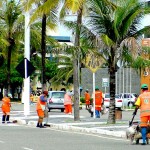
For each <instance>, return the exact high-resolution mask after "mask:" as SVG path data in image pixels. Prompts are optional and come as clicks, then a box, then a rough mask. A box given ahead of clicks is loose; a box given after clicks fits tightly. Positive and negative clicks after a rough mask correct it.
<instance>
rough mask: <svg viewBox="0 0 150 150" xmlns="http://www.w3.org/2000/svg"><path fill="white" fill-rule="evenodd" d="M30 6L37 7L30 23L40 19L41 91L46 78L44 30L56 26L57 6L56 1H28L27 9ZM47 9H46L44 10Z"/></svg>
mask: <svg viewBox="0 0 150 150" xmlns="http://www.w3.org/2000/svg"><path fill="white" fill-rule="evenodd" d="M32 4H34V5H35V6H37V8H36V11H35V12H34V13H33V15H32V17H31V21H30V22H33V21H35V19H41V18H42V20H41V22H42V30H41V54H42V69H41V70H42V73H41V75H42V77H41V83H42V91H43V90H46V77H45V55H46V41H47V40H46V39H47V38H46V30H47V27H49V28H50V29H54V28H55V26H56V24H57V16H56V14H57V8H56V6H57V4H58V0H56V1H55V2H54V1H52V0H43V1H41V0H36V1H35V0H28V3H27V5H26V7H27V9H29V8H31V6H32ZM46 6H47V7H49V8H48V9H47V8H46Z"/></svg>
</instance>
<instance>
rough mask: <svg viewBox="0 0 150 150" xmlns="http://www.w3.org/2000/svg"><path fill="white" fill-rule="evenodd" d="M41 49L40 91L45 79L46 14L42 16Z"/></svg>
mask: <svg viewBox="0 0 150 150" xmlns="http://www.w3.org/2000/svg"><path fill="white" fill-rule="evenodd" d="M41 50H42V69H41V70H42V73H41V82H42V91H44V90H46V79H45V54H46V15H45V14H44V15H43V18H42V39H41Z"/></svg>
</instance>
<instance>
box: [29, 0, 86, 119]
mask: <svg viewBox="0 0 150 150" xmlns="http://www.w3.org/2000/svg"><path fill="white" fill-rule="evenodd" d="M33 2H34V1H33V0H29V1H28V4H29V5H31V4H32V3H33ZM35 2H36V3H39V2H40V0H36V1H35ZM59 2H61V0H55V1H53V0H47V1H44V3H42V5H41V6H40V7H39V8H38V9H37V13H38V14H47V13H49V12H50V11H52V9H53V8H54V7H57V6H58V5H59ZM83 2H84V0H63V12H65V11H66V9H67V10H71V11H73V12H77V11H78V13H77V27H76V31H75V46H79V45H80V42H79V37H80V26H81V20H82V5H83ZM35 14H36V13H35ZM43 58H44V56H43ZM78 74H79V73H78V58H75V59H74V76H73V77H74V92H75V111H74V113H75V117H74V120H79V79H78V76H79V75H78Z"/></svg>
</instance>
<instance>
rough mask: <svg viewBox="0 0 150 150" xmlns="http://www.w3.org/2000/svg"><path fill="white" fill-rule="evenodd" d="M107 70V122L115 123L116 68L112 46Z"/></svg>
mask: <svg viewBox="0 0 150 150" xmlns="http://www.w3.org/2000/svg"><path fill="white" fill-rule="evenodd" d="M109 64H110V66H109V72H110V83H109V86H110V105H109V116H108V120H107V123H108V124H115V123H116V120H115V86H116V82H115V78H116V77H115V72H116V68H115V51H114V49H113V48H111V56H110V57H109Z"/></svg>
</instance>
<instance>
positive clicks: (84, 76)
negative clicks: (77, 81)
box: [81, 68, 140, 96]
mask: <svg viewBox="0 0 150 150" xmlns="http://www.w3.org/2000/svg"><path fill="white" fill-rule="evenodd" d="M102 78H109V74H108V69H107V68H102V69H99V70H98V71H97V72H96V73H95V85H96V86H99V88H100V89H101V90H102V91H103V92H106V93H108V92H109V87H107V88H106V89H105V88H104V87H102ZM81 86H82V88H83V90H82V93H81V96H83V95H84V92H85V90H86V89H89V91H90V93H92V91H93V74H92V72H91V71H90V70H89V69H88V68H82V69H81ZM116 93H138V94H139V93H140V75H139V74H138V73H137V72H136V70H134V69H130V68H123V69H119V70H118V71H117V73H116Z"/></svg>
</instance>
